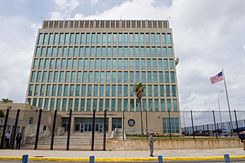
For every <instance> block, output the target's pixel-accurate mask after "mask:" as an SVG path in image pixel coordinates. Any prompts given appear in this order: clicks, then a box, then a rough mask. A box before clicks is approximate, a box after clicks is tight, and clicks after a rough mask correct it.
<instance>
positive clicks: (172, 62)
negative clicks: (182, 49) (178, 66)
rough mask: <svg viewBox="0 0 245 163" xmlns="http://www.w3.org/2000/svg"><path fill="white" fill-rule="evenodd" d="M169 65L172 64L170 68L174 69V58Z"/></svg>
mask: <svg viewBox="0 0 245 163" xmlns="http://www.w3.org/2000/svg"><path fill="white" fill-rule="evenodd" d="M169 66H170V70H174V60H173V59H170V60H169Z"/></svg>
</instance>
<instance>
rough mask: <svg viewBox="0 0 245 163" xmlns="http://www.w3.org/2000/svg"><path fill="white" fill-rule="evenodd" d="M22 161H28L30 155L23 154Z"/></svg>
mask: <svg viewBox="0 0 245 163" xmlns="http://www.w3.org/2000/svg"><path fill="white" fill-rule="evenodd" d="M22 163H28V155H22Z"/></svg>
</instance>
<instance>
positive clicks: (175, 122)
mask: <svg viewBox="0 0 245 163" xmlns="http://www.w3.org/2000/svg"><path fill="white" fill-rule="evenodd" d="M162 126H163V133H179V132H180V131H179V129H180V122H179V118H178V117H171V118H168V117H163V120H162Z"/></svg>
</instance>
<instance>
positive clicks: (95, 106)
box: [93, 99, 97, 110]
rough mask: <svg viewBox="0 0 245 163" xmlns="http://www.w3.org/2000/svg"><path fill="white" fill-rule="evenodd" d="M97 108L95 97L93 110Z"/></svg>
mask: <svg viewBox="0 0 245 163" xmlns="http://www.w3.org/2000/svg"><path fill="white" fill-rule="evenodd" d="M96 109H97V99H93V110H96Z"/></svg>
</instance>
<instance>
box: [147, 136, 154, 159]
mask: <svg viewBox="0 0 245 163" xmlns="http://www.w3.org/2000/svg"><path fill="white" fill-rule="evenodd" d="M154 141H155V140H154V138H153V133H150V135H149V136H148V143H149V146H150V157H154V155H153V151H154Z"/></svg>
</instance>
